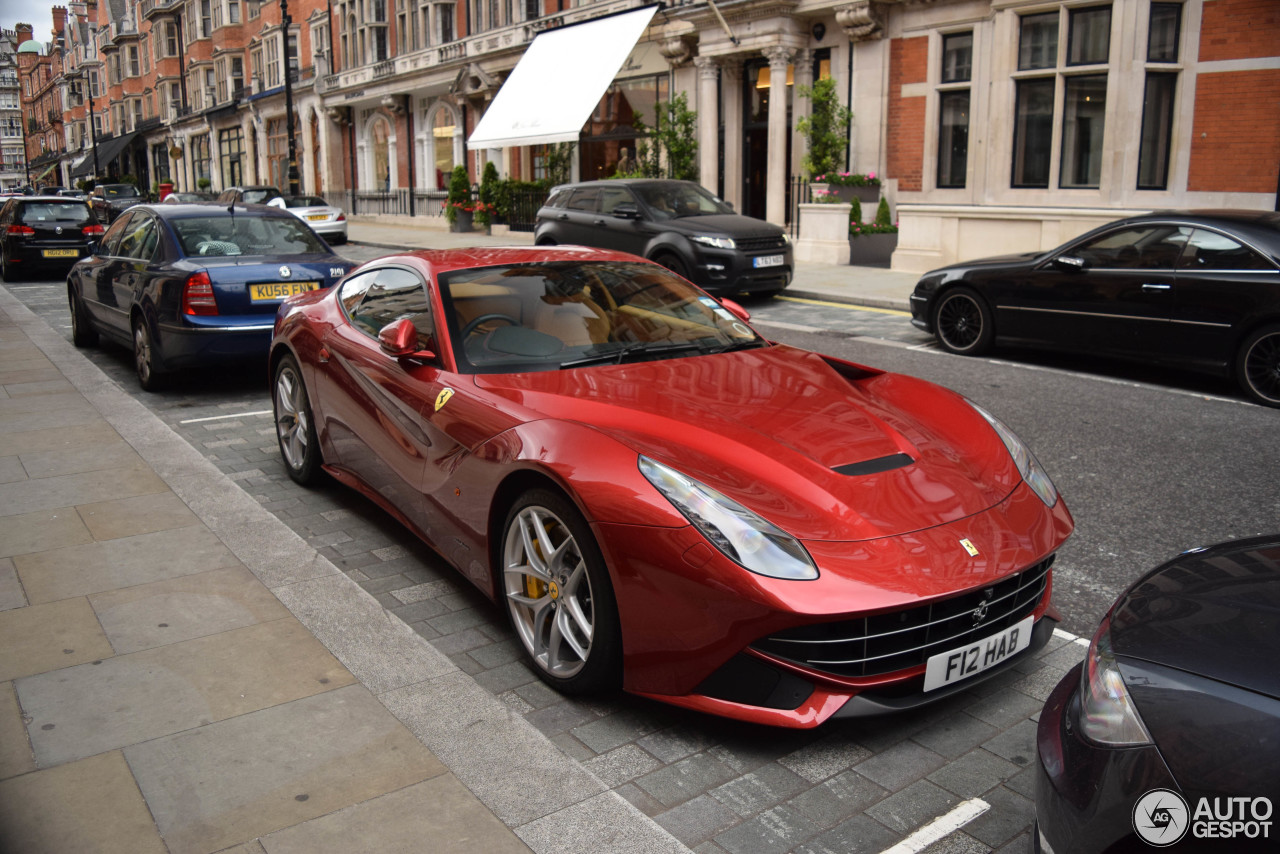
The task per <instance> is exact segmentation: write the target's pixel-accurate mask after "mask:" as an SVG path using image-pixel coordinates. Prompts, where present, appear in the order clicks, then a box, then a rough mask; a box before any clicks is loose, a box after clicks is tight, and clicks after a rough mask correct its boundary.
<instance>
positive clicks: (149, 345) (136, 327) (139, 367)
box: [133, 317, 164, 391]
mask: <svg viewBox="0 0 1280 854" xmlns="http://www.w3.org/2000/svg"><path fill="white" fill-rule="evenodd" d="M157 359H158V354H157V353H156V347H155V341H154V339H152V337H151V330H150V329H149V328H148V327H147V321H146V320H145V319H143V318H141V317H135V318H134V320H133V366H134V369H135V370H136V371H137V372H138V383H139V384H140V385H141V386H142V389H143V391H158V390H159V389H160V388H161V387H163V385H164V379H163V377H164V373H163V371H162V370H161V369H160V368H159V367H158V362H157Z"/></svg>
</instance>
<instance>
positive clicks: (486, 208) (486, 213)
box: [474, 161, 498, 234]
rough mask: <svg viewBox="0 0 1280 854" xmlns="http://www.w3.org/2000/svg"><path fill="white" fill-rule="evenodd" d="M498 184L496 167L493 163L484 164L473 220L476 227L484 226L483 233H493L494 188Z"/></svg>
mask: <svg viewBox="0 0 1280 854" xmlns="http://www.w3.org/2000/svg"><path fill="white" fill-rule="evenodd" d="M497 184H498V167H497V166H494V165H493V161H489V162H488V163H486V164H484V176H483V177H482V178H481V179H480V199H479V201H478V202H477V204H476V206H475V211H474V218H475V222H476V224H477V225H482V226H484V233H485V234H491V233H492V232H493V218H494V214H495V213H496V212H497V209H496V208H495V207H494V195H495V188H496V187H497Z"/></svg>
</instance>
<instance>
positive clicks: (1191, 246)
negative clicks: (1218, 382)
mask: <svg viewBox="0 0 1280 854" xmlns="http://www.w3.org/2000/svg"><path fill="white" fill-rule="evenodd" d="M1188 231H1190V235H1189V237H1188V238H1187V243H1186V248H1185V249H1184V250H1183V252H1182V255H1181V257H1179V259H1178V269H1177V273H1176V278H1175V282H1174V294H1173V297H1174V301H1173V317H1172V321H1173V322H1172V323H1171V324H1170V327H1171V328H1170V334H1169V340H1168V341H1167V342H1166V344H1165V352H1166V353H1167V354H1168V356H1169V358H1170V359H1171V360H1174V361H1179V362H1185V363H1188V364H1190V365H1193V366H1195V367H1199V368H1205V369H1221V368H1223V367H1224V366H1227V365H1230V364H1231V363H1232V360H1233V359H1234V358H1235V353H1234V352H1233V348H1234V346H1235V343H1236V341H1237V339H1238V336H1239V333H1240V330H1241V329H1242V327H1243V326H1244V325H1245V324H1247V323H1248V322H1249V321H1250V320H1252V319H1254V318H1258V317H1261V316H1263V314H1264V312H1269V313H1270V314H1272V315H1274V314H1275V312H1276V311H1277V310H1278V309H1280V269H1277V268H1276V265H1275V264H1273V263H1272V262H1270V261H1268V260H1267V259H1266V258H1265V257H1263V256H1262V254H1260V253H1259V252H1257V251H1255V250H1254V249H1252V248H1250V247H1249V246H1247V245H1246V244H1245V243H1244V242H1243V241H1242V240H1241V239H1240V238H1238V237H1236V236H1234V235H1230V234H1227V233H1226V232H1224V231H1221V230H1218V229H1212V228H1195V229H1188Z"/></svg>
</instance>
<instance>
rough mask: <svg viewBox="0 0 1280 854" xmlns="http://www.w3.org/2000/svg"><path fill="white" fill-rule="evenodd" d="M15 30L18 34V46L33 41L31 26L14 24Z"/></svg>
mask: <svg viewBox="0 0 1280 854" xmlns="http://www.w3.org/2000/svg"><path fill="white" fill-rule="evenodd" d="M13 29H14V32H16V33H17V34H18V44H22V43H23V42H29V41H31V25H30V24H14V26H13Z"/></svg>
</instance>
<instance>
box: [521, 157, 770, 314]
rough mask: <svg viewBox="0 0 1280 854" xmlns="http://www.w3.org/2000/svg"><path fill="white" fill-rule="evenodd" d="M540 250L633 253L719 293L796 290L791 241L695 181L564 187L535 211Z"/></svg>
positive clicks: (589, 182)
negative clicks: (560, 246) (571, 247)
mask: <svg viewBox="0 0 1280 854" xmlns="http://www.w3.org/2000/svg"><path fill="white" fill-rule="evenodd" d="M534 241H535V242H536V243H537V244H538V245H539V246H547V245H551V244H555V243H573V244H578V245H580V246H596V247H599V248H601V249H615V250H619V251H622V252H630V253H631V254H632V255H639V256H641V257H643V258H648V259H650V260H652V261H656V262H658V263H659V264H662V265H663V266H664V267H667V268H669V269H670V270H672V271H673V272H675V273H678V274H679V275H681V276H684V277H685V278H686V279H688V280H689V281H691V282H693V283H694V284H696V285H699V286H701V287H702V288H703V289H705V290H707V291H709V292H711V293H716V294H725V295H727V294H735V293H740V292H743V291H747V292H751V293H756V294H761V295H767V294H776V293H777V292H778V291H781V290H782V289H783V288H785V287H786V286H787V285H789V284H791V275H792V252H791V240H790V238H788V237H787V234H786V232H785V231H784V230H783V229H781V228H780V227H778V226H776V225H773V224H772V223H768V222H765V221H763V220H759V219H753V218H751V217H749V216H742V215H741V214H736V213H734V212H733V208H732V207H730V206H729V205H727V204H725V203H724V202H722V201H720V200H719V199H717V198H716V197H715V196H713V195H711V194H710V193H708V192H707V191H706V190H704V189H703V188H702V187H700V186H698V185H697V184H695V183H693V182H692V181H664V180H623V181H613V180H609V181H586V182H583V183H581V184H563V185H561V186H559V187H555V188H553V189H552V191H551V197H550V198H549V199H547V203H546V204H545V205H543V206H542V209H541V210H539V211H538V224H537V226H536V227H535V229H534Z"/></svg>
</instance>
